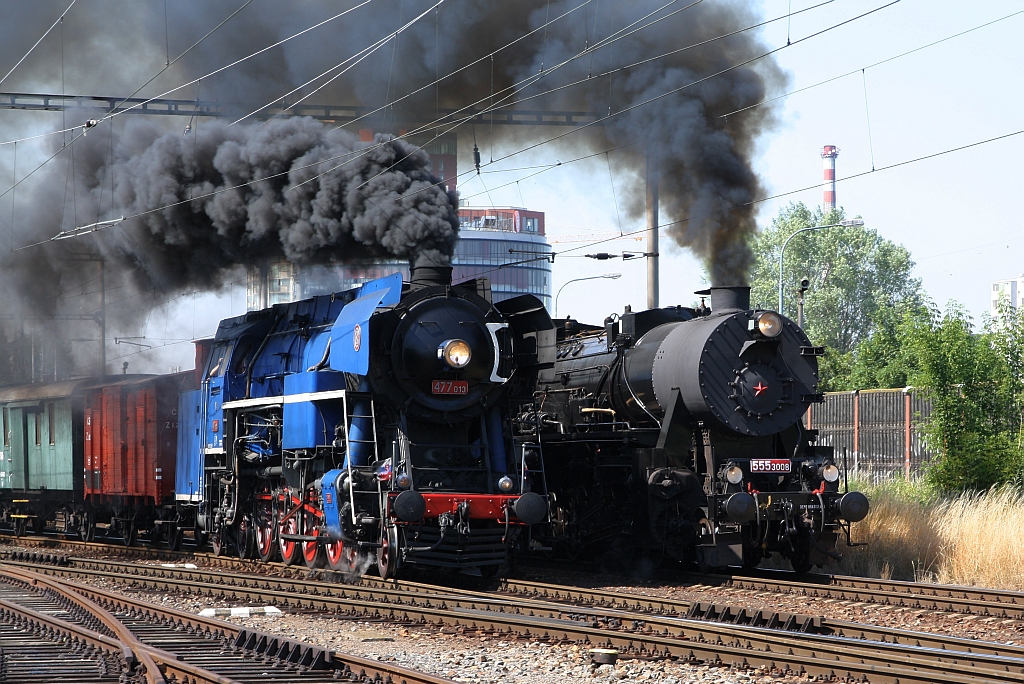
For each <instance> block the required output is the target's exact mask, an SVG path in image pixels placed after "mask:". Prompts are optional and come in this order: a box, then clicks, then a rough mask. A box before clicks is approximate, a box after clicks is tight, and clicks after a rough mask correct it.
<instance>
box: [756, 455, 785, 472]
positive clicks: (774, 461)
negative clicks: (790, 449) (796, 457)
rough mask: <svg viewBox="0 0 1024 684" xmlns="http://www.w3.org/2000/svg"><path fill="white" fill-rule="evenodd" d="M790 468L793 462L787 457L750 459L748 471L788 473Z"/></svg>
mask: <svg viewBox="0 0 1024 684" xmlns="http://www.w3.org/2000/svg"><path fill="white" fill-rule="evenodd" d="M792 469H793V463H792V462H791V461H790V460H789V459H788V458H752V459H750V472H752V473H788V472H789V471H790V470H792Z"/></svg>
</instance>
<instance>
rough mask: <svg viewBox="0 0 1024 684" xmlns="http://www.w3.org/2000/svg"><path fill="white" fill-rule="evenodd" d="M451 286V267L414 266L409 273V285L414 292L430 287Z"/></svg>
mask: <svg viewBox="0 0 1024 684" xmlns="http://www.w3.org/2000/svg"><path fill="white" fill-rule="evenodd" d="M451 284H452V267H451V266H413V267H412V269H411V270H410V272H409V285H410V286H412V289H414V290H419V289H420V288H424V287H430V286H431V285H451Z"/></svg>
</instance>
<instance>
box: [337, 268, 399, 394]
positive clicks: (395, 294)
mask: <svg viewBox="0 0 1024 684" xmlns="http://www.w3.org/2000/svg"><path fill="white" fill-rule="evenodd" d="M401 296H402V275H401V274H400V273H393V274H391V275H389V276H387V277H384V278H378V279H377V280H373V281H370V282H368V283H366V284H365V285H363V286H362V288H360V290H359V297H358V298H357V299H355V300H353V301H351V302H349V303H348V304H346V305H345V308H344V309H342V310H341V313H340V314H338V318H337V320H336V321H334V325H333V326H332V327H331V359H330V363H331V368H333V369H334V370H336V371H344V372H346V373H355V374H357V375H366V374H367V373H368V372H369V370H370V316H372V315H373V312H374V311H375V310H376V309H377V307H378V306H394V305H395V304H397V303H398V301H399V299H401Z"/></svg>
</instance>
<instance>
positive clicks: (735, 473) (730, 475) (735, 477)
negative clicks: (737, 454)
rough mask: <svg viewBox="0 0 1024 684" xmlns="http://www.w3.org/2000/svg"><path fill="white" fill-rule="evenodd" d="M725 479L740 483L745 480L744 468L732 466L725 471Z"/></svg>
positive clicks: (730, 482)
mask: <svg viewBox="0 0 1024 684" xmlns="http://www.w3.org/2000/svg"><path fill="white" fill-rule="evenodd" d="M725 479H726V480H728V481H729V484H739V483H740V482H743V469H742V468H740V467H739V466H730V468H729V469H728V470H726V471H725Z"/></svg>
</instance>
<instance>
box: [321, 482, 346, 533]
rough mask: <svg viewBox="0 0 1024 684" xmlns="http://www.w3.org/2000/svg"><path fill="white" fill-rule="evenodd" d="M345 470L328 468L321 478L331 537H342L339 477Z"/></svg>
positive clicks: (326, 517)
mask: <svg viewBox="0 0 1024 684" xmlns="http://www.w3.org/2000/svg"><path fill="white" fill-rule="evenodd" d="M343 472H345V471H344V470H328V471H327V472H326V473H324V476H323V477H322V478H320V496H321V498H323V506H324V520H325V521H326V522H327V534H329V535H330V537H331V539H341V537H342V534H341V502H340V501H339V500H338V495H339V493H340V492H338V478H339V477H341V474H342V473H343Z"/></svg>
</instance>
